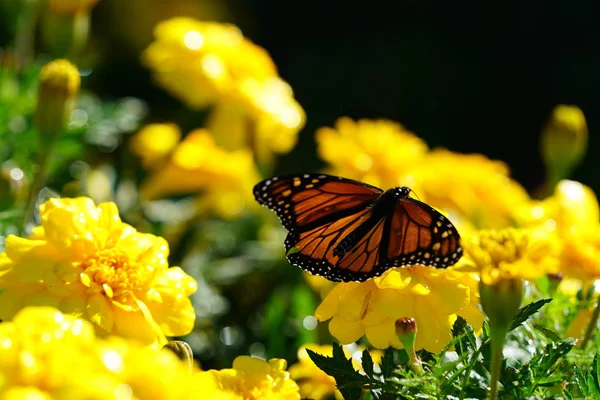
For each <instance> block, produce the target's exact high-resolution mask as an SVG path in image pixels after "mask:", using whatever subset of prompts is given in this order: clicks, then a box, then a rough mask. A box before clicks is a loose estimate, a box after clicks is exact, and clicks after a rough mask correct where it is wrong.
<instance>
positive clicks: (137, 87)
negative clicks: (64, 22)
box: [89, 0, 600, 192]
mask: <svg viewBox="0 0 600 400" xmlns="http://www.w3.org/2000/svg"><path fill="white" fill-rule="evenodd" d="M126 1H127V3H126V5H125V4H123V3H124V2H123V0H102V1H101V2H100V3H99V5H98V6H97V8H96V9H95V10H94V16H93V32H94V36H93V45H94V46H95V49H96V51H97V52H98V56H99V57H101V58H102V60H103V62H102V63H99V64H98V65H100V67H98V68H97V71H96V72H95V73H94V74H93V77H91V78H90V81H89V86H91V87H92V88H93V89H94V90H97V91H100V93H101V95H104V96H109V97H110V96H114V97H121V96H138V97H141V98H143V99H145V100H146V101H148V102H149V103H150V105H151V110H152V112H151V119H153V120H157V121H161V120H162V121H164V120H167V119H174V120H178V122H180V123H182V125H184V127H186V124H187V125H189V126H187V127H188V128H190V129H191V128H193V127H194V125H195V126H199V124H200V123H201V120H199V118H201V116H200V114H198V113H193V112H189V111H188V112H186V114H181V111H177V110H180V109H181V106H180V104H179V103H178V102H177V100H175V99H173V98H171V97H170V96H169V95H168V94H166V93H165V92H164V91H163V90H162V89H160V88H158V87H156V86H154V85H152V83H151V80H150V75H149V72H148V71H147V70H146V69H144V68H143V67H142V66H141V65H140V63H139V53H140V51H141V50H142V49H143V48H145V46H147V44H148V43H149V42H150V41H151V40H152V37H151V29H152V26H153V24H154V23H155V22H157V21H160V20H161V19H165V18H168V17H171V16H178V15H188V16H189V15H192V16H195V17H196V18H197V19H207V20H219V21H224V22H231V23H234V24H236V25H238V26H239V27H240V29H241V30H242V31H243V33H244V34H245V35H246V36H247V37H248V38H250V39H251V40H252V41H254V42H255V43H257V44H259V45H261V46H263V47H265V48H266V49H267V50H268V52H269V53H270V54H271V56H272V58H273V59H274V61H275V63H276V64H277V66H278V68H279V72H280V75H281V76H282V77H283V79H285V80H286V81H287V82H289V83H290V85H291V86H292V88H293V89H294V92H295V96H296V98H297V100H298V101H299V103H300V104H301V105H302V106H303V107H304V109H305V110H306V113H307V123H306V126H305V128H304V129H303V131H302V132H301V134H300V141H299V145H298V146H297V148H296V149H295V150H294V151H293V152H292V153H291V154H289V155H287V156H285V157H283V158H282V159H281V160H280V163H279V168H278V172H301V171H308V170H314V169H317V168H319V167H320V166H321V165H322V164H321V163H320V162H319V160H318V159H317V157H316V153H315V143H314V140H313V134H314V132H315V130H316V129H317V128H319V127H321V126H325V125H327V126H331V125H332V124H333V123H334V121H335V120H336V119H337V118H338V117H340V116H350V117H352V118H356V119H358V118H389V119H392V120H396V121H398V122H400V123H402V124H403V125H405V126H406V127H407V128H408V129H410V130H411V131H413V132H415V133H416V134H418V135H419V136H420V137H422V138H423V139H425V140H426V141H427V142H428V143H429V145H430V146H431V147H438V146H441V147H446V148H449V149H451V150H454V151H459V152H466V153H469V152H478V153H484V154H485V155H487V156H488V157H490V158H493V159H499V160H503V161H506V162H507V163H508V164H509V165H510V167H511V170H512V175H513V176H514V177H515V178H516V179H517V180H518V181H519V182H521V183H522V184H523V185H524V186H525V187H526V188H527V189H528V190H529V191H530V192H531V191H532V190H533V189H534V188H535V187H537V186H539V185H540V184H541V183H542V181H543V179H544V175H543V164H542V161H541V159H540V156H539V151H538V140H539V132H540V129H541V127H542V126H543V125H544V123H545V121H546V119H547V118H548V117H549V115H550V113H551V111H552V108H553V107H554V106H555V105H557V104H575V105H578V106H579V107H581V109H582V110H583V112H584V113H585V115H586V118H587V121H588V127H589V130H590V141H589V146H590V147H589V151H588V154H587V156H586V159H585V161H584V163H583V164H582V165H580V167H579V168H578V169H577V170H576V171H575V173H574V175H573V178H574V179H577V180H581V181H582V182H584V183H586V184H588V185H590V186H592V187H593V188H594V189H595V190H596V192H598V191H599V190H600V176H599V175H598V174H595V173H594V172H595V171H594V168H595V165H596V164H595V159H596V157H597V155H598V153H599V152H600V145H598V143H597V142H596V141H595V140H594V136H593V133H594V130H595V127H596V126H597V125H598V124H597V122H598V119H599V117H600V114H599V112H600V110H598V104H600V103H599V101H598V100H599V96H598V93H599V92H600V29H599V28H598V26H599V25H600V21H599V19H598V15H599V14H598V10H597V8H596V7H594V6H593V4H594V3H593V2H592V1H555V2H551V1H541V0H534V1H523V2H514V3H507V2H499V3H497V5H496V6H492V5H489V4H480V3H476V2H466V3H465V2H463V3H460V2H433V1H427V0H423V1H420V0H409V1H394V2H377V1H371V2H360V3H358V4H356V5H353V4H351V3H350V2H340V1H306V0H286V1H274V0H269V1H267V0H254V1H241V0H238V1H234V0H230V1H192V0H186V1H174V2H162V1H159V0H155V1H141V0H126ZM167 3H169V4H167ZM481 3H484V2H481ZM494 7H495V8H494ZM132 27H135V28H132ZM132 29H133V33H132ZM182 121H185V122H182Z"/></svg>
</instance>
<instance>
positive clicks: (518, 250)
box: [459, 228, 559, 285]
mask: <svg viewBox="0 0 600 400" xmlns="http://www.w3.org/2000/svg"><path fill="white" fill-rule="evenodd" d="M462 244H463V248H464V250H465V256H464V257H463V259H461V261H459V263H460V264H459V267H464V266H467V265H470V266H472V267H475V268H476V269H477V270H479V274H480V276H481V280H482V281H483V282H484V283H485V284H486V285H493V284H494V283H495V282H497V281H498V280H501V279H529V280H531V279H537V278H539V277H541V276H543V275H546V274H552V273H556V272H558V267H559V264H558V259H557V255H558V253H557V251H558V243H557V242H556V240H555V238H554V237H552V236H551V235H549V234H547V233H545V232H540V231H532V230H526V229H520V230H518V229H513V228H505V229H499V230H482V231H479V233H478V234H477V235H475V236H472V237H470V238H468V240H464V241H463V243H462Z"/></svg>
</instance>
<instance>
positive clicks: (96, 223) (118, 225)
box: [0, 197, 196, 344]
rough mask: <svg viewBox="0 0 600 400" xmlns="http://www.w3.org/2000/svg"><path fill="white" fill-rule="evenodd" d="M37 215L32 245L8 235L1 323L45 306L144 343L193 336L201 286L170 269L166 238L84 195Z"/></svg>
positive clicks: (1, 266) (1, 275) (1, 265)
mask: <svg viewBox="0 0 600 400" xmlns="http://www.w3.org/2000/svg"><path fill="white" fill-rule="evenodd" d="M40 215H41V220H42V225H41V226H38V227H36V228H34V233H33V235H31V236H30V237H29V239H24V238H20V237H17V236H14V235H10V236H8V237H7V239H6V251H5V252H4V253H2V254H0V289H1V290H2V293H1V294H0V318H1V319H2V320H7V319H10V318H12V317H13V315H15V313H16V312H18V310H19V309H21V308H23V307H25V306H28V305H44V306H53V307H56V308H58V309H60V310H61V311H62V312H65V313H73V314H75V315H78V316H81V317H82V318H85V319H88V320H90V321H91V322H93V323H94V326H95V327H96V328H97V331H98V333H99V334H103V335H108V334H115V335H120V336H123V337H126V338H135V339H137V340H139V341H141V342H142V343H145V344H163V343H164V341H165V337H164V336H165V335H167V336H180V335H185V334H187V333H189V332H190V331H191V330H192V328H193V325H194V321H195V313H194V309H193V307H192V304H191V302H190V300H189V298H188V296H190V295H191V294H192V293H194V292H195V291H196V281H194V279H192V278H191V277H190V276H188V275H187V274H186V273H185V272H183V271H182V270H181V269H180V268H178V267H173V268H169V266H168V263H167V256H168V254H169V247H168V244H167V242H166V241H165V240H164V239H162V238H160V237H156V236H154V235H150V234H142V233H139V232H137V231H136V230H135V229H134V228H133V227H131V226H130V225H127V224H125V223H123V222H121V219H120V218H119V213H118V210H117V207H116V205H115V204H114V203H101V204H100V205H98V206H96V205H95V204H94V202H93V201H92V200H91V199H89V198H85V197H80V198H75V199H68V198H65V199H51V200H48V201H47V202H45V203H44V204H42V205H41V206H40Z"/></svg>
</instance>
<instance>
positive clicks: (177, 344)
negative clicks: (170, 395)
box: [163, 340, 194, 373]
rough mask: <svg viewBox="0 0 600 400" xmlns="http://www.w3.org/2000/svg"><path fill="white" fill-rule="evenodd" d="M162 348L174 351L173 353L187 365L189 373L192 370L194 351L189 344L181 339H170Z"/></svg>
mask: <svg viewBox="0 0 600 400" xmlns="http://www.w3.org/2000/svg"><path fill="white" fill-rule="evenodd" d="M163 349H165V350H170V351H171V352H173V353H175V355H176V356H177V357H178V358H179V359H180V360H181V361H183V362H185V363H186V364H187V365H188V367H189V371H190V373H191V372H192V368H193V363H194V353H193V352H192V348H191V347H190V345H189V344H187V343H186V342H184V341H182V340H171V341H170V342H169V343H167V344H165V345H164V346H163Z"/></svg>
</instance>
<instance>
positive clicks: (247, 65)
mask: <svg viewBox="0 0 600 400" xmlns="http://www.w3.org/2000/svg"><path fill="white" fill-rule="evenodd" d="M154 36H155V38H156V41H155V42H153V43H152V44H151V45H150V46H149V47H148V48H147V49H146V50H145V51H144V53H143V55H142V61H143V62H144V64H145V65H146V66H147V67H148V68H150V69H151V70H152V71H153V73H154V78H155V79H156V80H157V82H158V83H159V84H160V85H161V86H163V87H164V88H165V89H167V90H168V91H169V92H171V93H172V94H173V95H175V96H176V97H178V98H179V99H181V100H182V101H184V102H185V103H186V104H187V105H188V106H190V107H192V108H203V107H206V106H208V105H211V104H214V103H216V102H218V101H220V100H222V99H223V98H226V97H228V96H230V95H231V94H232V93H234V92H235V91H236V90H237V89H238V84H239V83H240V82H243V81H244V80H245V79H248V78H253V79H257V80H264V79H266V78H270V77H273V76H276V75H277V69H276V67H275V64H273V61H272V60H271V58H270V57H269V55H268V54H267V52H266V51H265V50H264V49H263V48H261V47H259V46H256V45H255V44H253V43H252V42H250V41H249V40H247V39H245V38H244V36H243V35H242V33H241V32H240V30H239V29H238V28H237V27H235V26H233V25H229V24H221V23H217V22H200V21H195V20H193V19H191V18H184V17H180V18H172V19H169V20H166V21H163V22H161V23H159V24H158V25H156V27H155V29H154Z"/></svg>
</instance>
